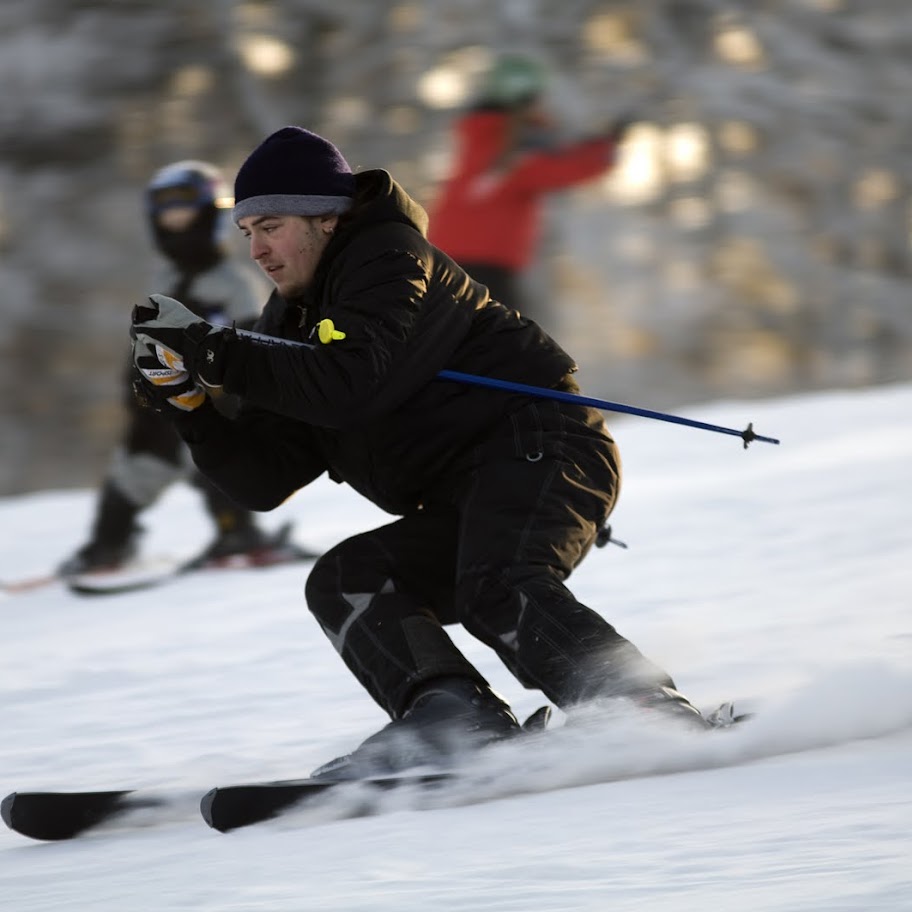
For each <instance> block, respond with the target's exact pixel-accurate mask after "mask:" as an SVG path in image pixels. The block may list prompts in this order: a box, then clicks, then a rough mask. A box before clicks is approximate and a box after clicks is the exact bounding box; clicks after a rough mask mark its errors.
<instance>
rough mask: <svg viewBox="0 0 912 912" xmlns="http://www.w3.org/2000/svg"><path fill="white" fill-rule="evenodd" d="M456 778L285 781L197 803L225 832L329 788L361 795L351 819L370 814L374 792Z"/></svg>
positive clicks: (210, 795) (227, 791)
mask: <svg viewBox="0 0 912 912" xmlns="http://www.w3.org/2000/svg"><path fill="white" fill-rule="evenodd" d="M454 778H456V774H455V773H419V774H413V775H402V776H379V777H376V778H369V779H285V780H279V781H277V782H256V783H250V784H248V785H229V786H224V787H221V788H214V789H212V790H210V791H208V792H207V793H206V794H205V795H204V796H203V799H202V801H201V802H200V812H201V813H202V815H203V819H204V820H205V821H206V823H208V824H209V826H211V827H212V828H213V829H214V830H218V831H219V832H221V833H227V832H229V831H230V830H237V829H240V828H241V827H245V826H250V825H251V824H254V823H261V822H262V821H264V820H270V819H272V818H273V817H278V816H279V815H280V814H282V813H285V812H287V811H289V810H291V809H292V808H295V807H297V806H299V805H303V804H304V803H305V802H306V801H308V800H309V799H312V798H316V797H317V796H318V795H322V794H325V793H326V792H328V791H330V790H331V789H334V790H340V789H347V790H349V791H351V792H352V793H354V792H355V791H356V790H357V791H360V792H363V793H364V796H363V797H364V802H363V806H362V807H361V808H360V810H358V809H352V811H351V813H352V816H355V815H357V814H358V813H363V814H367V813H369V812H370V810H371V808H372V806H373V804H374V802H373V801H372V800H371V798H372V797H373V798H376V797H377V793H380V792H390V791H393V790H394V789H397V788H406V787H412V788H416V787H417V788H430V787H434V786H438V785H440V784H442V783H445V782H449V781H452V780H453V779H454Z"/></svg>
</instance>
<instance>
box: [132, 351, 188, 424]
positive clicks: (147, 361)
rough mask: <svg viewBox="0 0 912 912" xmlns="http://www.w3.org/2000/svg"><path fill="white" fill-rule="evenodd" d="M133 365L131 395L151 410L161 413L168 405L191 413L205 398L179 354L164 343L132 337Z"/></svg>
mask: <svg viewBox="0 0 912 912" xmlns="http://www.w3.org/2000/svg"><path fill="white" fill-rule="evenodd" d="M133 366H134V376H133V394H134V395H135V396H136V398H137V400H138V401H139V402H140V403H141V404H142V405H144V406H146V407H147V408H151V409H152V410H153V411H156V412H164V411H165V409H166V406H172V407H173V408H176V409H180V410H181V411H184V412H192V411H193V410H194V409H197V408H199V407H200V406H201V405H202V404H203V403H204V402H205V401H206V393H205V392H204V391H203V388H202V387H201V386H200V384H199V383H197V381H196V380H195V379H194V378H193V377H192V376H191V375H190V372H189V371H188V370H187V369H186V368H185V367H184V362H183V360H182V359H181V357H180V355H178V354H176V353H175V352H173V351H172V350H171V349H170V348H166V347H165V346H164V345H159V344H157V343H152V344H150V343H148V342H146V341H145V340H144V339H139V338H137V339H136V340H134V342H133Z"/></svg>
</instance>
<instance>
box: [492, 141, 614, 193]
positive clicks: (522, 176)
mask: <svg viewBox="0 0 912 912" xmlns="http://www.w3.org/2000/svg"><path fill="white" fill-rule="evenodd" d="M615 150H616V146H615V143H614V142H613V141H612V140H611V139H609V138H607V137H601V138H595V139H586V140H582V141H580V142H576V143H572V144H570V145H566V146H559V147H557V148H555V149H550V150H544V151H540V152H539V151H536V152H527V153H524V154H523V155H522V156H521V158H519V159H518V160H517V162H516V164H515V166H514V169H513V171H512V172H511V174H510V175H509V177H508V178H507V182H508V183H509V184H510V185H511V187H512V188H513V189H515V190H518V191H520V192H524V193H528V192H542V191H548V190H560V189H563V188H565V187H570V186H573V185H574V184H580V183H583V182H584V181H587V180H590V179H591V178H594V177H597V176H598V175H599V174H602V173H603V172H605V171H607V170H608V169H609V168H610V167H612V165H613V164H614V158H615Z"/></svg>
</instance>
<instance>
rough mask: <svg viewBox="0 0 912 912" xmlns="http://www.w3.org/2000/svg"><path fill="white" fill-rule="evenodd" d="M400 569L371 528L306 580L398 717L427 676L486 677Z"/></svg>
mask: <svg viewBox="0 0 912 912" xmlns="http://www.w3.org/2000/svg"><path fill="white" fill-rule="evenodd" d="M379 531H381V532H382V530H379ZM396 571H397V568H396V567H395V566H394V564H393V559H392V556H391V555H390V554H389V553H388V552H387V551H386V549H385V548H384V547H383V541H382V536H379V535H372V534H371V533H367V534H365V535H361V536H356V537H355V538H352V539H348V540H347V541H345V542H342V544H340V545H337V546H336V547H335V548H333V549H331V550H330V551H328V552H326V554H324V555H323V556H322V557H321V558H320V559H319V560H318V561H317V563H316V564H315V565H314V568H313V570H312V571H311V573H310V575H309V577H308V579H307V584H306V586H305V596H306V598H307V607H308V608H309V609H310V611H311V613H312V614H313V615H314V617H315V618H316V619H317V621H318V622H319V623H320V626H321V627H322V628H323V632H324V633H325V634H326V636H327V637H328V638H329V640H330V642H331V643H332V645H333V647H334V648H335V649H336V651H337V652H338V653H339V655H340V656H341V657H342V659H343V661H344V662H345V664H346V665H347V666H348V667H349V669H350V670H351V672H352V673H353V674H354V675H355V677H356V678H357V679H358V680H359V681H360V682H361V684H362V686H363V687H364V688H365V689H366V690H367V691H368V693H369V694H370V695H371V696H372V697H373V698H374V700H376V702H377V703H379V704H380V706H382V707H383V708H384V709H385V710H386V711H387V712H388V713H389V714H390V716H392V717H393V718H398V717H399V716H400V715H401V714H402V712H404V710H405V709H406V707H407V706H408V701H409V696H410V694H411V692H412V691H413V690H414V689H415V688H416V686H417V685H419V684H421V683H423V682H424V681H428V680H431V679H433V678H436V677H445V676H448V675H457V676H460V677H469V678H472V679H474V680H477V681H479V682H480V683H487V682H486V681H485V679H484V677H483V676H482V675H481V674H480V673H479V672H478V671H477V670H476V669H475V668H474V666H473V665H472V664H471V663H470V662H469V661H468V660H467V659H466V658H465V657H464V656H463V655H462V653H461V652H460V651H459V650H458V649H457V648H456V646H455V645H454V644H453V642H452V640H451V639H450V638H449V636H448V635H447V633H446V632H445V631H444V629H443V627H442V626H441V624H440V621H439V620H438V619H437V617H436V616H435V615H434V614H433V612H432V611H431V610H430V608H429V607H428V605H427V604H424V603H423V600H422V599H421V598H420V597H418V596H417V595H416V594H415V592H416V590H415V588H413V587H410V586H409V582H410V581H409V580H404V579H402V578H401V577H400V575H399V574H398V573H397V572H396ZM411 582H413V583H414V581H411Z"/></svg>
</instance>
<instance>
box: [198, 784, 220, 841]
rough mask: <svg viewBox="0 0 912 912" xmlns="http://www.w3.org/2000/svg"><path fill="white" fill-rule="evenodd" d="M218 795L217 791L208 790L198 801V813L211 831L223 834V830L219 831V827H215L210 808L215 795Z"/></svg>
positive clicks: (215, 789)
mask: <svg viewBox="0 0 912 912" xmlns="http://www.w3.org/2000/svg"><path fill="white" fill-rule="evenodd" d="M217 794H218V789H217V788H214V789H209V791H208V792H206V794H205V795H203V797H202V798H201V799H200V813H201V814H202V815H203V820H205V821H206V823H207V824H208V825H209V826H210V827H212V829H213V830H219V832H220V833H224V832H225V830H220V829H219V827H217V826H216V825H215V822H214V819H213V817H212V807H213V804H214V803H215V798H216V795H217Z"/></svg>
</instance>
